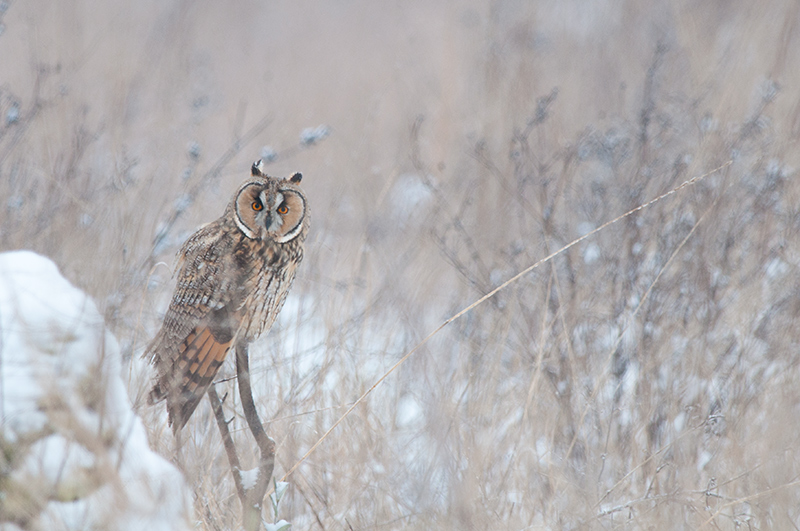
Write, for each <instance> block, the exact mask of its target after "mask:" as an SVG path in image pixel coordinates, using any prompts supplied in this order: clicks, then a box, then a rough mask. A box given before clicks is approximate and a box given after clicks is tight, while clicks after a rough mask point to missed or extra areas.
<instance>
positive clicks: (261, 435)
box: [208, 340, 275, 531]
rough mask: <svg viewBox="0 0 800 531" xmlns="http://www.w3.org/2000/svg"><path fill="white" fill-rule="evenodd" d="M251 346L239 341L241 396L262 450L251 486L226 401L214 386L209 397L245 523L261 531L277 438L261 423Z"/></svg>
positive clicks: (245, 525) (238, 368) (237, 356)
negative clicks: (245, 479) (243, 473)
mask: <svg viewBox="0 0 800 531" xmlns="http://www.w3.org/2000/svg"><path fill="white" fill-rule="evenodd" d="M247 347H248V345H247V342H246V341H244V340H240V341H239V342H237V343H236V375H237V379H238V382H239V396H240V397H241V400H242V407H243V409H244V417H245V419H246V420H247V425H248V426H249V427H250V432H251V433H252V434H253V437H254V438H255V440H256V444H257V445H258V449H259V451H260V453H261V458H260V460H259V463H258V476H257V478H256V482H255V484H254V485H253V486H252V487H250V488H246V487H245V485H244V483H243V482H242V476H241V468H240V465H239V456H238V454H237V453H236V446H235V445H234V443H233V438H232V437H231V434H230V431H229V430H228V423H227V422H226V421H225V416H224V413H223V412H222V401H221V400H220V399H219V396H218V395H217V392H216V390H215V389H214V387H213V386H211V388H210V389H209V390H208V399H209V400H210V401H211V407H212V409H213V410H214V416H215V417H216V419H217V426H218V427H219V432H220V434H221V435H222V442H223V444H224V446H225V452H226V453H227V454H228V463H230V466H231V473H232V474H233V480H234V483H236V492H237V493H238V494H239V499H240V500H241V502H242V524H243V527H244V529H245V530H246V531H257V530H258V529H261V508H262V505H263V501H264V496H265V495H266V493H267V487H268V486H269V480H270V479H271V478H272V471H273V469H274V467H275V441H273V440H272V439H270V438H269V436H268V435H267V432H266V431H264V426H263V425H262V424H261V419H259V418H258V412H257V411H256V405H255V401H254V400H253V391H252V388H251V387H250V364H249V360H248V357H247Z"/></svg>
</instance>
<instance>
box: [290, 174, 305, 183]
mask: <svg viewBox="0 0 800 531" xmlns="http://www.w3.org/2000/svg"><path fill="white" fill-rule="evenodd" d="M289 180H290V181H291V182H293V183H299V182H300V181H302V180H303V174H302V173H300V172H297V173H295V174H294V175H292V176H291V177H289Z"/></svg>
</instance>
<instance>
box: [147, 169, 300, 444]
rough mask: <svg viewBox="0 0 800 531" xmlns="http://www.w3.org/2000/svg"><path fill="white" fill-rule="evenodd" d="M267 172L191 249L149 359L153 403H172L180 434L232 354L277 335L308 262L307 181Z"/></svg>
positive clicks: (256, 172) (258, 172)
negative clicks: (274, 330) (278, 320)
mask: <svg viewBox="0 0 800 531" xmlns="http://www.w3.org/2000/svg"><path fill="white" fill-rule="evenodd" d="M262 169H263V163H262V161H260V160H259V161H258V162H256V163H254V164H253V166H252V169H251V173H252V176H251V178H250V179H248V180H247V181H245V182H244V183H243V184H242V185H241V186H240V187H239V189H238V190H237V192H236V194H234V196H233V199H232V200H231V202H230V204H229V205H228V207H227V208H226V209H225V213H224V214H223V215H222V217H220V218H219V219H217V220H216V221H212V222H211V223H208V224H206V225H204V226H203V227H201V228H200V229H199V230H198V231H197V232H195V233H194V234H193V235H192V236H191V237H190V238H189V239H188V240H187V241H186V243H184V244H183V247H182V248H181V250H180V251H179V252H178V257H179V267H180V271H179V273H178V282H177V285H176V287H175V293H174V294H173V296H172V301H171V302H170V305H169V309H168V310H167V313H166V315H165V316H164V322H163V324H162V325H161V330H160V331H159V332H158V334H157V335H156V336H155V338H154V339H153V341H152V342H151V343H150V345H149V346H148V348H147V350H146V353H145V355H146V356H149V358H150V361H151V363H153V365H155V368H156V373H157V377H156V382H155V385H154V386H153V389H152V391H151V392H150V397H149V398H150V403H155V402H158V401H160V400H163V399H166V401H167V411H168V413H169V423H170V425H171V426H172V428H173V430H174V431H175V432H176V433H177V432H178V431H180V429H181V428H182V427H183V426H184V424H186V421H187V420H189V417H190V416H191V415H192V413H193V412H194V410H195V408H196V407H197V404H198V403H199V402H200V400H201V399H202V398H203V395H204V394H205V393H206V391H207V390H208V387H209V386H210V385H211V383H212V381H213V379H214V375H215V374H216V373H217V370H219V367H220V365H221V364H222V362H223V361H224V360H225V356H226V355H227V354H228V351H229V350H230V349H231V347H232V346H234V345H236V344H237V341H239V340H240V339H243V340H245V341H247V342H250V341H252V340H254V339H255V338H257V337H258V336H259V335H260V334H262V333H263V332H265V331H268V330H269V329H270V327H271V326H272V323H273V322H274V321H275V317H276V316H277V315H278V312H280V310H281V307H282V306H283V303H284V301H285V300H286V295H287V293H288V292H289V288H291V286H292V282H293V281H294V277H295V272H296V271H297V266H298V265H299V264H300V261H301V260H302V259H303V242H304V241H305V239H306V234H307V233H308V226H309V209H308V203H307V201H306V196H305V194H304V193H303V191H302V190H301V189H300V187H299V186H298V184H299V183H300V180H301V179H302V175H301V174H299V173H295V174H294V175H292V176H291V177H289V178H288V179H278V178H275V177H270V176H268V175H266V174H265V173H264V172H263V171H262Z"/></svg>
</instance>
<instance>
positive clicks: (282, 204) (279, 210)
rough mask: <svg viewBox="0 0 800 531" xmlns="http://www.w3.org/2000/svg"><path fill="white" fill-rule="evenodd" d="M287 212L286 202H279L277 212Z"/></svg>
mask: <svg viewBox="0 0 800 531" xmlns="http://www.w3.org/2000/svg"><path fill="white" fill-rule="evenodd" d="M287 212H289V207H288V206H286V203H281V206H279V207H278V214H281V215H283V214H286V213H287Z"/></svg>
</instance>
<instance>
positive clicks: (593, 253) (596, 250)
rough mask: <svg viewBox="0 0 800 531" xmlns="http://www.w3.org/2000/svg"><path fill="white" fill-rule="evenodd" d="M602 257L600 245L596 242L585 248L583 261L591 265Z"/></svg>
mask: <svg viewBox="0 0 800 531" xmlns="http://www.w3.org/2000/svg"><path fill="white" fill-rule="evenodd" d="M599 259H600V247H599V246H598V245H597V244H596V243H590V244H588V245H587V246H586V247H585V248H584V249H583V263H584V264H586V265H591V264H593V263H595V262H597V260H599Z"/></svg>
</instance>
